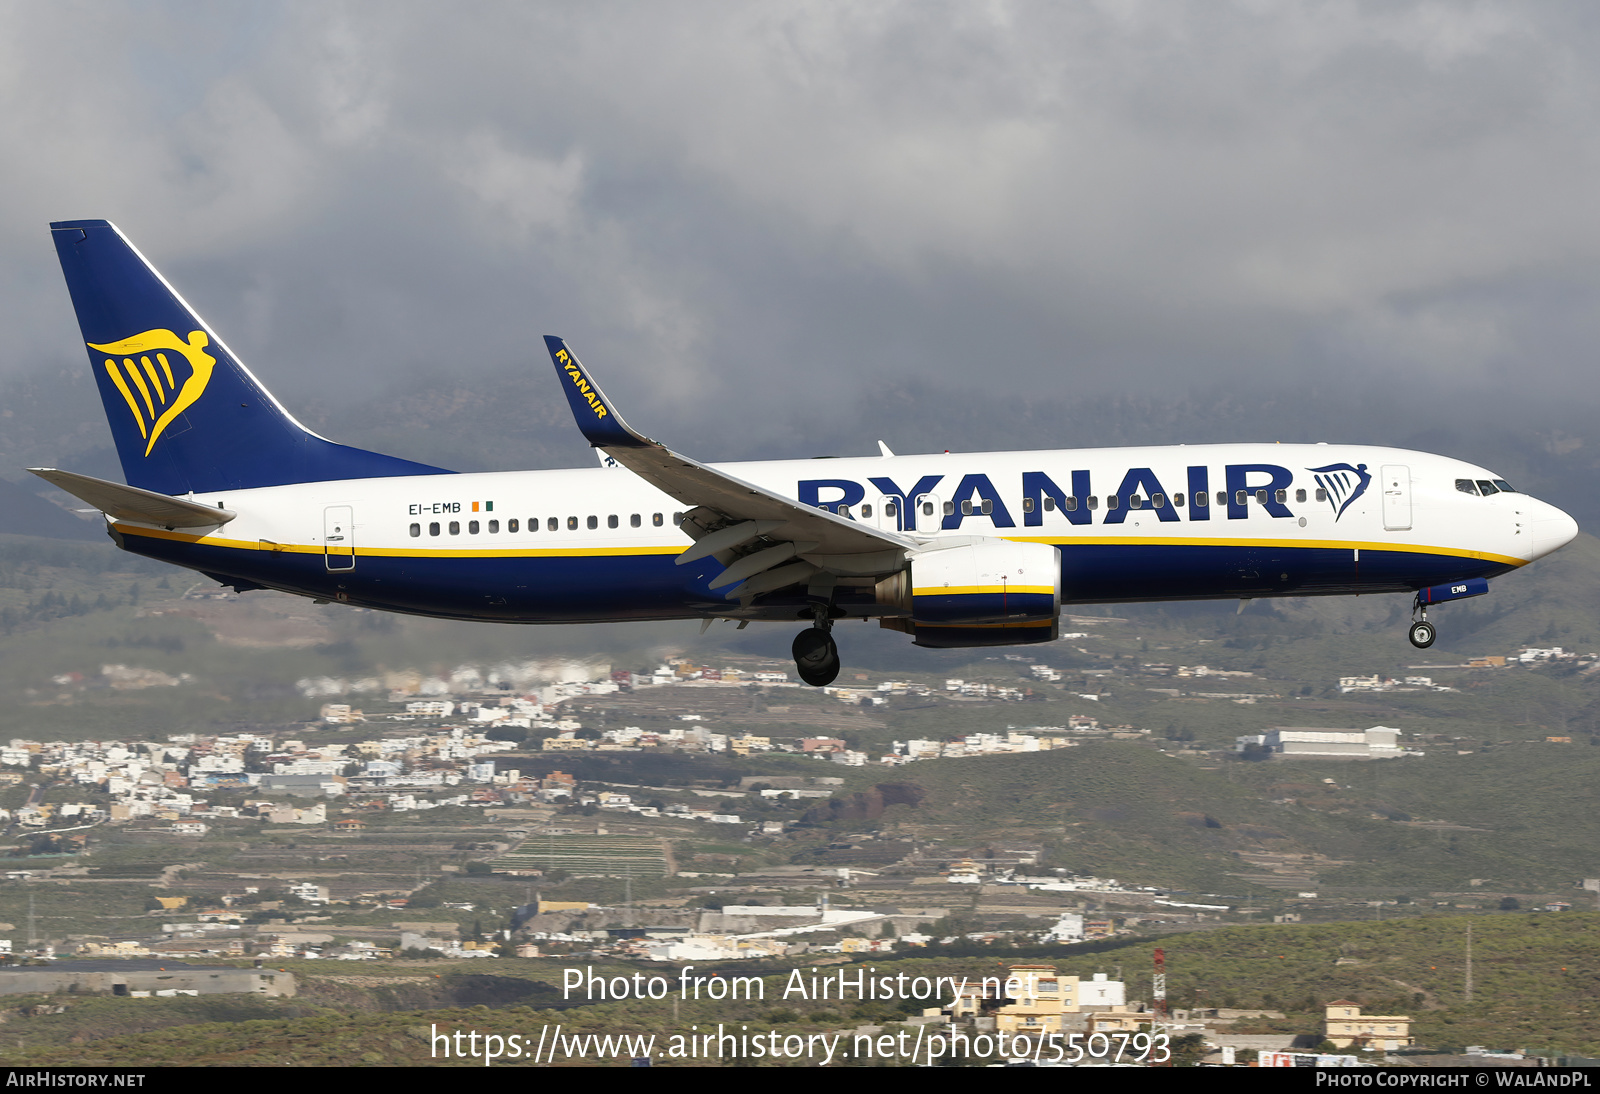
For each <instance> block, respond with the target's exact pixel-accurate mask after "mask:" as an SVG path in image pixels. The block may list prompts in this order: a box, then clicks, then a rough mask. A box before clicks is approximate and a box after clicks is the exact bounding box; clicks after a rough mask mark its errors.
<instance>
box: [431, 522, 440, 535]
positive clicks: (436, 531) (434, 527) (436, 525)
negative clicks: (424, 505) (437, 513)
mask: <svg viewBox="0 0 1600 1094" xmlns="http://www.w3.org/2000/svg"><path fill="white" fill-rule="evenodd" d="M428 534H429V535H430V536H436V535H438V534H439V522H438V521H434V522H433V523H431V524H429V525H428Z"/></svg>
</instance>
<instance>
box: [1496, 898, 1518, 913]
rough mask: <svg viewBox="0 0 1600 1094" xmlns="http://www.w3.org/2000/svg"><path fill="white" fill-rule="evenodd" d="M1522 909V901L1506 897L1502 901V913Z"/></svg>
mask: <svg viewBox="0 0 1600 1094" xmlns="http://www.w3.org/2000/svg"><path fill="white" fill-rule="evenodd" d="M1521 907H1522V901H1520V900H1518V899H1517V898H1516V897H1514V896H1508V897H1505V898H1503V899H1502V900H1501V901H1500V910H1501V911H1502V912H1514V911H1516V910H1517V909H1519V908H1521Z"/></svg>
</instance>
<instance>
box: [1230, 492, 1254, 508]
mask: <svg viewBox="0 0 1600 1094" xmlns="http://www.w3.org/2000/svg"><path fill="white" fill-rule="evenodd" d="M1249 499H1250V494H1249V491H1246V490H1235V491H1234V493H1233V503H1234V504H1235V505H1243V504H1244V503H1245V502H1246V501H1248V500H1249Z"/></svg>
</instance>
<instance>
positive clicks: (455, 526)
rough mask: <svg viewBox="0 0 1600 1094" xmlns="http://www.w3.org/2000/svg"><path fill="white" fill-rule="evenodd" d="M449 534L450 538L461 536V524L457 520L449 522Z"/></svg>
mask: <svg viewBox="0 0 1600 1094" xmlns="http://www.w3.org/2000/svg"><path fill="white" fill-rule="evenodd" d="M450 534H451V535H452V536H459V535H460V534H461V522H460V521H459V520H453V521H451V522H450Z"/></svg>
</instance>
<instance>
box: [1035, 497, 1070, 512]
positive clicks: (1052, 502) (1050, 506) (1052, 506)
mask: <svg viewBox="0 0 1600 1094" xmlns="http://www.w3.org/2000/svg"><path fill="white" fill-rule="evenodd" d="M1028 500H1029V501H1032V500H1033V499H1032V498H1029V499H1028ZM1023 508H1024V509H1026V508H1027V507H1026V506H1024V507H1023ZM1073 508H1074V509H1076V508H1077V506H1076V505H1074V506H1073ZM1044 511H1045V512H1046V513H1054V512H1055V511H1056V499H1055V498H1052V497H1051V496H1050V495H1048V494H1046V495H1045V498H1044Z"/></svg>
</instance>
